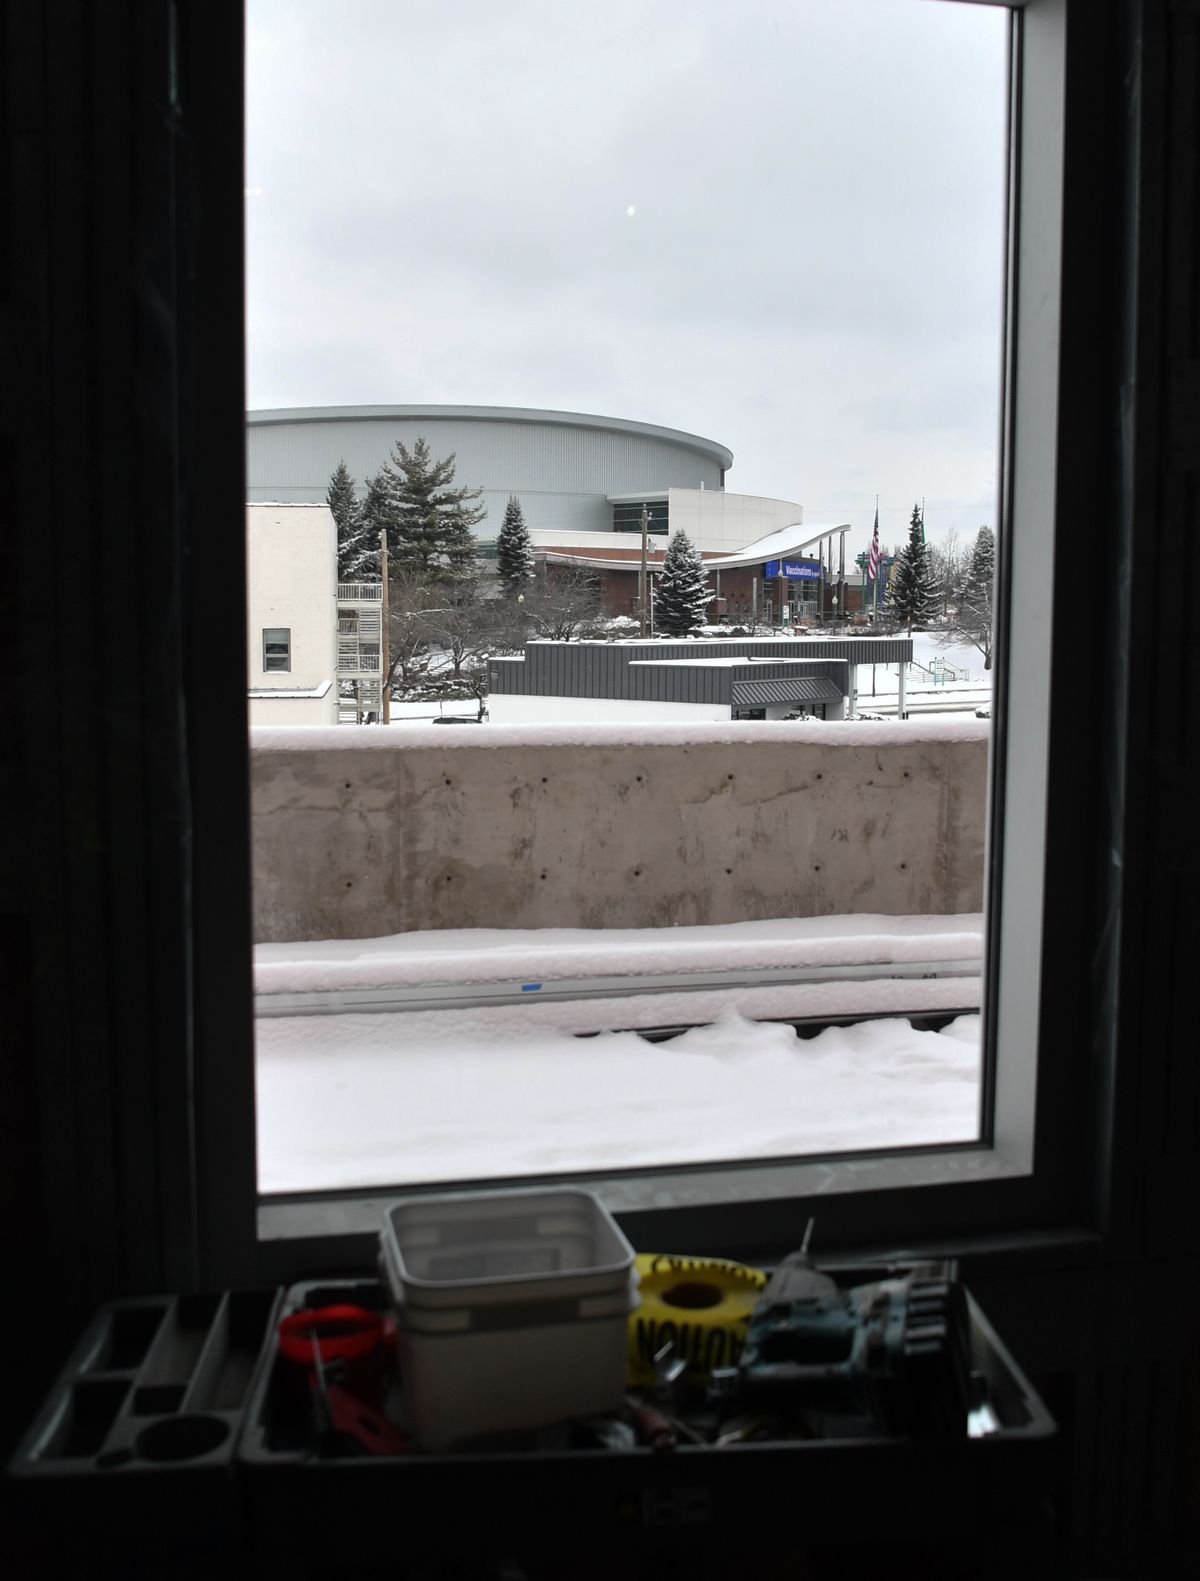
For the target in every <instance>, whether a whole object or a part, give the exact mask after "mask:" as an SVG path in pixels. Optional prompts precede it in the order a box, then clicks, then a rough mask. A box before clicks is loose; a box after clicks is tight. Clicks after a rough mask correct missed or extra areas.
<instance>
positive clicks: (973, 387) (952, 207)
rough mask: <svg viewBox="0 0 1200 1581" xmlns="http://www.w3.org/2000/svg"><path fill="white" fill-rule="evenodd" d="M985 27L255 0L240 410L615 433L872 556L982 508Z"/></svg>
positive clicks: (887, 7) (969, 17)
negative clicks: (690, 452)
mask: <svg viewBox="0 0 1200 1581" xmlns="http://www.w3.org/2000/svg"><path fill="white" fill-rule="evenodd" d="M1006 28H1007V19H1006V16H1005V13H1004V12H1003V10H1000V9H996V8H993V7H991V6H974V5H952V4H946V3H943V0H786V3H782V0H775V3H759V0H736V3H735V0H505V3H504V4H496V3H495V0H426V3H424V4H421V5H412V4H409V3H407V0H249V3H248V87H247V99H248V149H247V169H246V187H247V238H248V287H247V289H248V348H249V349H248V368H247V380H248V401H249V405H250V406H251V407H269V406H310V405H311V406H315V405H364V404H368V403H397V404H401V403H421V402H462V403H469V404H480V405H497V406H535V407H550V408H556V409H560V410H565V411H580V412H596V413H601V414H605V415H610V416H617V417H627V418H637V419H640V420H642V421H645V422H651V423H661V424H664V425H666V426H667V427H671V428H682V429H686V430H688V431H690V432H692V433H698V434H702V435H704V436H706V437H707V438H710V439H716V440H718V441H720V442H721V443H722V444H725V445H728V446H729V448H730V449H731V450H732V451H733V453H734V464H733V468H732V470H731V471H730V473H729V475H728V478H727V480H726V485H727V487H728V488H730V489H733V490H737V491H738V492H741V493H747V494H766V495H773V496H776V497H779V498H783V499H790V500H796V501H799V502H800V503H801V504H802V505H803V506H804V511H805V520H806V521H808V522H816V521H850V522H852V523H854V525H855V527H856V528H861V530H862V534H863V537H864V541H865V538H866V536H867V535H868V534H869V531H870V523H871V518H872V515H873V511H874V501H875V495H876V493H878V494H879V497H880V521H881V530H882V535H883V537H884V541H885V543H890V542H892V541H899V540H900V539H901V538H902V536H903V532H904V528H905V526H906V525H907V521H908V516H909V513H910V511H911V509H912V505H913V502H914V501H915V500H917V499H920V498H921V497H922V496H924V497H925V498H926V502H927V522H928V527H929V531H930V536H931V537H940V536H941V535H942V533H943V532H944V531H945V530H946V529H948V528H950V527H955V528H957V529H958V531H959V533H960V535H962V536H964V537H967V536H969V535H971V534H973V533H974V530H975V528H976V527H978V526H979V525H980V523H982V522H987V523H989V524H993V525H994V520H995V504H994V501H995V490H996V435H997V396H998V383H999V364H1000V302H1001V252H1002V220H1003V141H1004V102H1005V84H1004V76H1005V49H1006ZM460 481H463V482H470V481H471V480H470V479H467V478H463V479H461V480H460ZM852 543H853V540H852ZM854 547H855V550H857V544H855V546H854Z"/></svg>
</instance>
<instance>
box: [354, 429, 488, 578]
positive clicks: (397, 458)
mask: <svg viewBox="0 0 1200 1581" xmlns="http://www.w3.org/2000/svg"><path fill="white" fill-rule="evenodd" d="M380 478H381V479H382V480H383V484H384V487H385V489H386V510H385V511H384V512H383V515H384V518H385V519H384V521H383V526H384V527H385V529H386V531H387V535H388V551H389V553H390V555H391V556H392V558H393V560H394V561H395V564H396V566H397V567H398V568H403V569H404V570H406V571H423V572H426V573H428V574H429V575H431V576H433V577H435V578H436V579H437V580H439V581H453V582H467V581H470V580H472V579H473V577H474V575H475V555H476V542H475V534H474V533H473V532H472V531H471V529H472V528H473V527H475V526H476V525H477V524H478V523H479V522H481V521H482V520H483V519H484V517H485V516H486V515H487V512H486V510H485V509H484V508H483V506H482V505H480V504H479V503H478V501H479V500H480V499H481V498H482V497H483V490H482V489H469V488H457V489H456V488H455V487H454V486H453V485H454V456H453V454H451V455H449V456H446V457H445V458H444V459H443V460H441V461H435V460H434V459H433V458H432V457H431V456H430V454H429V445H428V442H427V441H426V440H425V439H424V438H423V437H418V439H417V441H416V443H415V444H414V445H413V447H412V449H411V450H409V448H408V447H407V445H405V444H404V442H403V441H402V440H397V442H396V446H395V449H394V450H393V451H392V456H391V461H390V463H388V464H385V465H384V467H383V468H382V470H381V472H380Z"/></svg>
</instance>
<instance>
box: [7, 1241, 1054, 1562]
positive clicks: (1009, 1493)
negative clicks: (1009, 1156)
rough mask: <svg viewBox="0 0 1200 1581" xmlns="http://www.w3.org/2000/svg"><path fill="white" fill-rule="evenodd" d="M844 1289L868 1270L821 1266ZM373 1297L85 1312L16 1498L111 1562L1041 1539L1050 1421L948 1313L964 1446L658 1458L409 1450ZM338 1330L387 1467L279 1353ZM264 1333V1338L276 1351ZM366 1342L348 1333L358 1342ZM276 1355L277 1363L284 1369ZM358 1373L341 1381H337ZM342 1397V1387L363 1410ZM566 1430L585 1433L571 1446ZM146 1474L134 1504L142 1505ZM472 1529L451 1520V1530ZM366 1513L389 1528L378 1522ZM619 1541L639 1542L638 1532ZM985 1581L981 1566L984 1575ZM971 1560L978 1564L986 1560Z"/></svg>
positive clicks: (817, 1445) (699, 1450)
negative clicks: (205, 1528)
mask: <svg viewBox="0 0 1200 1581" xmlns="http://www.w3.org/2000/svg"><path fill="white" fill-rule="evenodd" d="M826 1266H827V1269H828V1271H829V1272H830V1273H831V1274H833V1276H834V1277H835V1278H836V1279H837V1280H839V1281H840V1282H842V1283H844V1284H846V1285H850V1284H853V1283H857V1282H865V1281H868V1280H871V1279H873V1278H877V1277H878V1276H879V1273H880V1269H879V1267H878V1266H875V1265H849V1264H846V1265H833V1264H831V1265H826ZM390 1282H391V1281H390V1280H389V1281H388V1282H386V1283H385V1281H384V1280H383V1279H382V1278H378V1277H372V1276H363V1277H361V1278H357V1279H342V1280H323V1281H308V1282H305V1283H301V1284H298V1285H295V1286H292V1287H291V1288H290V1289H288V1290H286V1291H285V1290H278V1291H232V1292H226V1293H225V1294H223V1295H216V1296H185V1297H177V1296H163V1297H151V1298H146V1299H144V1300H133V1301H120V1302H115V1303H112V1304H110V1305H109V1306H107V1307H105V1308H104V1309H102V1311H101V1312H100V1313H98V1314H97V1316H96V1317H95V1319H94V1320H93V1321H92V1323H91V1324H90V1325H89V1327H88V1329H87V1331H86V1333H85V1335H84V1337H83V1339H82V1340H81V1342H80V1344H79V1345H78V1346H77V1347H76V1350H75V1351H74V1353H73V1354H72V1356H71V1358H70V1360H69V1362H68V1364H67V1366H66V1367H65V1368H64V1369H63V1372H62V1373H61V1375H60V1377H59V1379H58V1382H57V1384H56V1385H55V1388H54V1390H53V1392H52V1394H51V1396H50V1398H49V1399H48V1400H47V1402H46V1403H45V1405H44V1407H43V1409H42V1411H41V1412H40V1413H39V1415H38V1417H37V1419H36V1420H35V1422H34V1424H33V1425H32V1427H31V1428H30V1430H29V1432H28V1433H27V1434H26V1436H25V1438H24V1440H23V1441H22V1443H21V1445H20V1447H19V1448H18V1451H17V1453H16V1455H15V1457H14V1459H13V1461H12V1463H11V1466H10V1471H11V1473H12V1474H13V1475H15V1476H17V1477H20V1478H23V1479H25V1485H26V1487H27V1488H28V1489H30V1490H31V1491H33V1490H38V1489H44V1490H53V1491H54V1493H55V1494H56V1498H55V1503H54V1509H55V1511H56V1512H62V1513H63V1514H64V1515H65V1514H67V1512H74V1511H75V1510H77V1509H85V1510H86V1512H87V1519H88V1520H91V1521H93V1522H95V1523H96V1525H97V1526H98V1525H100V1524H101V1523H107V1524H108V1525H109V1526H110V1527H111V1528H112V1529H113V1530H114V1531H116V1532H119V1533H120V1540H121V1542H122V1543H126V1542H128V1543H130V1544H131V1545H132V1544H136V1543H137V1542H139V1541H142V1542H145V1541H148V1540H149V1539H148V1537H147V1533H148V1532H149V1531H151V1530H152V1529H153V1530H154V1532H155V1533H156V1534H157V1535H156V1538H155V1541H156V1542H158V1543H159V1544H161V1542H162V1541H163V1540H164V1539H163V1533H164V1532H168V1531H172V1530H173V1531H175V1532H177V1533H187V1532H191V1531H193V1530H194V1529H195V1526H196V1523H197V1520H198V1519H199V1516H200V1512H203V1514H204V1518H205V1519H206V1520H208V1521H209V1522H210V1524H211V1523H212V1522H213V1521H214V1519H215V1518H216V1519H218V1520H219V1522H220V1523H223V1525H222V1530H223V1531H224V1532H225V1534H226V1538H225V1539H223V1542H224V1541H226V1540H227V1541H228V1543H233V1544H235V1545H238V1546H240V1547H241V1548H242V1549H244V1551H245V1552H247V1553H249V1554H254V1553H267V1552H269V1553H272V1554H293V1555H295V1556H296V1557H297V1558H298V1559H299V1558H301V1557H303V1558H304V1559H305V1560H306V1561H308V1560H311V1561H313V1562H318V1561H326V1560H327V1561H330V1562H333V1561H335V1560H336V1561H341V1560H344V1559H345V1558H346V1557H347V1555H351V1556H353V1557H355V1558H356V1559H357V1558H361V1559H363V1560H364V1561H366V1560H369V1561H372V1562H387V1561H388V1560H390V1559H393V1558H394V1557H395V1555H396V1552H397V1550H396V1543H397V1540H398V1539H397V1532H396V1520H395V1519H393V1518H391V1515H387V1514H386V1512H392V1513H393V1514H394V1513H395V1512H405V1513H404V1514H403V1528H404V1539H403V1541H404V1551H405V1553H406V1555H408V1556H410V1557H412V1558H413V1559H414V1560H416V1559H418V1558H420V1556H421V1555H423V1554H424V1555H427V1556H436V1555H438V1554H441V1555H444V1554H445V1553H446V1552H447V1551H448V1548H447V1545H448V1544H450V1545H455V1544H457V1545H460V1546H461V1547H463V1548H464V1550H467V1549H470V1547H471V1545H473V1544H475V1545H478V1544H483V1545H485V1546H487V1547H488V1549H489V1550H490V1551H507V1552H510V1553H532V1552H536V1551H539V1550H540V1551H542V1552H544V1553H546V1554H554V1553H564V1552H578V1551H580V1545H581V1544H583V1545H584V1546H585V1547H586V1550H587V1551H588V1552H589V1553H592V1554H600V1553H602V1552H605V1551H608V1550H611V1551H612V1552H613V1553H619V1552H621V1551H624V1550H626V1549H627V1548H628V1544H629V1543H630V1542H631V1541H634V1540H637V1541H638V1542H639V1543H643V1544H644V1543H647V1542H649V1543H651V1544H653V1543H654V1542H657V1541H659V1540H661V1541H663V1542H666V1543H668V1544H669V1545H670V1546H671V1551H672V1552H677V1551H679V1549H680V1548H681V1546H686V1545H688V1544H696V1545H699V1548H700V1550H706V1549H707V1548H708V1547H709V1545H712V1544H717V1545H729V1544H733V1545H734V1546H735V1547H736V1546H737V1544H739V1543H740V1542H742V1541H743V1539H744V1540H745V1541H747V1542H752V1544H753V1546H754V1547H755V1548H756V1549H757V1550H763V1549H764V1548H769V1547H770V1545H771V1544H772V1543H775V1544H780V1545H783V1544H792V1545H794V1544H796V1543H798V1542H803V1543H806V1544H808V1543H816V1544H820V1543H821V1542H829V1543H835V1542H844V1541H845V1540H846V1538H847V1534H849V1536H850V1537H851V1538H852V1539H853V1540H854V1541H865V1542H869V1541H871V1540H878V1541H880V1542H896V1541H900V1540H903V1541H911V1540H912V1539H913V1537H914V1534H916V1535H918V1536H919V1535H920V1534H922V1533H930V1534H935V1535H936V1538H937V1540H938V1542H939V1543H941V1544H944V1545H951V1546H953V1545H955V1544H964V1543H968V1542H970V1541H971V1540H972V1539H973V1538H974V1536H975V1535H976V1534H978V1533H979V1532H980V1531H985V1530H986V1531H988V1532H989V1533H996V1534H999V1536H998V1538H997V1543H1002V1542H1003V1541H1005V1540H1010V1541H1011V1542H1012V1544H1013V1545H1014V1549H1015V1551H1017V1552H1022V1553H1023V1552H1028V1549H1029V1543H1030V1541H1033V1542H1035V1543H1037V1542H1042V1541H1044V1534H1042V1533H1040V1531H1039V1533H1038V1535H1036V1536H1035V1537H1034V1538H1033V1539H1030V1538H1029V1537H1028V1529H1029V1523H1031V1522H1036V1521H1038V1520H1041V1519H1043V1518H1044V1507H1045V1500H1044V1488H1045V1483H1046V1478H1047V1451H1048V1447H1049V1444H1050V1441H1051V1439H1052V1436H1053V1433H1054V1424H1053V1422H1052V1420H1051V1418H1050V1416H1049V1414H1048V1413H1047V1411H1046V1409H1045V1407H1044V1406H1043V1404H1042V1402H1041V1401H1040V1399H1039V1398H1038V1396H1037V1394H1036V1392H1035V1391H1034V1389H1033V1388H1032V1386H1031V1385H1030V1384H1029V1382H1028V1380H1027V1379H1025V1377H1024V1376H1023V1375H1022V1373H1021V1371H1020V1369H1019V1368H1018V1366H1017V1365H1016V1363H1015V1362H1014V1361H1013V1359H1012V1357H1011V1356H1010V1355H1009V1354H1008V1352H1007V1351H1006V1349H1005V1347H1004V1346H1003V1344H1002V1342H1001V1341H1000V1340H999V1338H998V1337H997V1336H996V1334H995V1333H994V1331H993V1330H992V1328H991V1326H990V1324H989V1323H988V1322H987V1319H986V1318H985V1316H984V1314H983V1313H982V1312H981V1311H980V1309H979V1307H978V1305H977V1303H975V1302H974V1301H973V1300H972V1299H971V1297H970V1294H969V1292H968V1293H967V1294H966V1298H965V1299H966V1305H967V1321H968V1336H969V1352H970V1357H969V1360H970V1367H971V1370H972V1374H973V1376H974V1378H975V1379H976V1383H977V1389H978V1406H977V1409H976V1411H975V1412H973V1425H972V1427H971V1432H972V1434H973V1435H974V1436H971V1437H967V1438H954V1439H945V1438H943V1439H936V1438H931V1439H924V1440H914V1439H907V1438H904V1437H895V1436H891V1437H889V1436H887V1435H886V1434H882V1433H874V1432H860V1433H859V1434H858V1436H854V1435H851V1436H842V1437H836V1438H827V1439H813V1440H804V1439H797V1438H792V1439H786V1440H785V1439H767V1440H761V1439H760V1440H757V1441H749V1442H739V1443H730V1444H724V1445H718V1444H713V1443H688V1442H680V1443H679V1444H678V1446H677V1447H675V1448H673V1449H672V1450H671V1451H670V1452H668V1453H662V1452H659V1451H657V1450H655V1449H654V1448H651V1447H647V1446H646V1445H645V1444H642V1443H637V1444H635V1443H634V1442H633V1439H632V1436H631V1437H630V1439H629V1440H628V1442H627V1443H624V1444H621V1445H619V1446H617V1447H611V1446H610V1447H602V1446H600V1445H599V1444H598V1441H597V1438H596V1433H595V1422H594V1421H593V1422H590V1423H578V1422H573V1423H559V1424H556V1425H554V1426H552V1427H549V1428H546V1429H540V1430H530V1431H527V1432H516V1433H511V1434H507V1435H503V1436H499V1435H497V1436H494V1437H493V1438H491V1439H490V1440H477V1441H475V1442H473V1443H471V1444H468V1445H464V1446H461V1447H459V1448H457V1449H454V1450H450V1451H446V1452H434V1453H429V1452H422V1450H421V1447H420V1446H419V1444H418V1443H416V1442H415V1441H414V1439H413V1438H412V1436H411V1435H409V1434H408V1433H407V1432H405V1431H404V1426H405V1423H406V1417H405V1412H404V1405H403V1390H402V1389H401V1387H400V1384H399V1381H398V1369H397V1368H396V1367H395V1366H394V1364H393V1363H394V1360H395V1354H396V1352H395V1350H391V1351H389V1347H390V1346H392V1345H393V1344H394V1340H395V1335H394V1334H393V1333H391V1332H390V1331H389V1327H388V1325H389V1322H390V1320H391V1314H392V1309H393V1300H394V1293H393V1292H392V1290H391V1289H390V1288H389V1286H390ZM347 1309H351V1310H354V1311H357V1312H359V1313H361V1314H369V1315H372V1316H373V1318H374V1320H375V1321H374V1323H373V1324H372V1325H370V1331H371V1332H372V1333H373V1334H376V1335H378V1336H379V1351H378V1355H377V1356H376V1357H374V1359H373V1360H371V1359H370V1358H368V1359H369V1360H370V1365H371V1366H372V1367H373V1366H375V1365H376V1363H378V1370H377V1371H369V1370H368V1373H367V1374H366V1376H369V1377H370V1379H371V1380H372V1381H371V1383H370V1385H369V1388H370V1389H373V1390H375V1391H377V1394H376V1396H375V1400H374V1405H375V1407H376V1409H377V1410H378V1412H379V1414H381V1415H382V1416H384V1417H388V1418H393V1419H394V1420H395V1421H396V1422H398V1423H399V1424H400V1428H399V1432H398V1433H397V1436H396V1437H395V1439H394V1440H392V1441H391V1442H390V1443H389V1444H388V1446H387V1448H386V1450H384V1451H383V1452H381V1451H380V1447H379V1445H375V1446H374V1449H373V1450H372V1449H371V1448H369V1447H367V1446H366V1445H365V1441H364V1438H363V1435H362V1434H361V1433H360V1434H359V1437H358V1438H357V1439H356V1438H354V1437H353V1436H352V1435H350V1434H348V1433H346V1432H344V1431H338V1430H336V1425H335V1430H333V1431H330V1430H329V1428H330V1424H329V1423H328V1422H327V1421H326V1422H324V1423H323V1422H322V1421H321V1419H320V1412H321V1402H322V1392H321V1387H319V1386H318V1378H319V1375H320V1374H321V1373H322V1372H327V1373H328V1379H329V1383H330V1389H329V1393H330V1394H336V1379H337V1378H338V1377H341V1376H344V1374H343V1371H342V1364H335V1365H333V1366H331V1367H329V1368H322V1367H320V1366H318V1365H316V1359H317V1354H321V1355H324V1354H325V1350H327V1349H329V1348H331V1347H328V1346H327V1345H326V1342H325V1341H322V1340H321V1339H320V1338H318V1340H317V1345H316V1347H315V1354H314V1365H313V1367H312V1368H305V1367H304V1366H303V1365H302V1364H301V1363H300V1362H299V1361H298V1360H297V1356H298V1355H300V1354H301V1352H298V1351H296V1349H295V1346H294V1345H292V1346H289V1345H288V1344H287V1343H286V1336H287V1333H288V1329H287V1320H288V1319H289V1318H291V1317H295V1316H297V1315H298V1314H301V1313H306V1314H310V1315H312V1314H317V1315H319V1314H320V1313H321V1312H323V1311H338V1312H344V1311H346V1310H347ZM281 1324H282V1325H284V1328H283V1334H282V1335H281ZM364 1327H366V1325H364ZM323 1347H324V1349H323ZM289 1349H291V1351H292V1354H290V1355H289V1354H288V1353H287V1352H288V1350H289ZM356 1365H357V1364H356ZM362 1376H363V1375H362V1374H360V1381H359V1382H357V1383H356V1384H355V1387H358V1388H362V1389H364V1391H365V1389H366V1387H367V1386H365V1385H363V1384H362V1382H361V1377H362ZM582 1429H587V1430H586V1431H583V1430H582ZM147 1476H149V1477H152V1478H153V1479H155V1480H154V1482H153V1490H154V1491H153V1495H152V1496H148V1488H149V1487H150V1484H148V1483H147V1482H146V1477H147ZM464 1511H469V1512H470V1515H469V1519H467V1520H465V1521H464V1519H463V1512H464ZM385 1516H386V1518H385ZM639 1533H640V1536H639V1535H638V1534H639ZM993 1557H994V1559H995V1564H996V1565H999V1566H1000V1568H999V1569H996V1568H993V1569H984V1570H982V1571H981V1572H980V1573H982V1574H989V1575H990V1574H993V1573H995V1574H1003V1573H1005V1571H1004V1568H1003V1563H1002V1560H1003V1559H1004V1555H1003V1553H1002V1552H1001V1549H1000V1547H997V1548H996V1553H995V1555H994V1556H993ZM988 1563H989V1564H990V1563H992V1558H989V1559H988Z"/></svg>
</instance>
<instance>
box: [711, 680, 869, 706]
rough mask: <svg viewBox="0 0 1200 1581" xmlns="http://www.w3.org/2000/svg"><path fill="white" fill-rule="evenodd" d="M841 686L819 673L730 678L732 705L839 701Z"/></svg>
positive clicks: (840, 698) (841, 694)
mask: <svg viewBox="0 0 1200 1581" xmlns="http://www.w3.org/2000/svg"><path fill="white" fill-rule="evenodd" d="M842 696H843V693H842V690H841V688H840V687H839V686H836V685H835V684H834V683H833V682H832V681H831V680H828V679H827V678H826V677H825V676H823V675H796V676H791V677H789V678H787V679H785V680H781V681H734V683H733V696H732V699H731V701H732V703H733V706H734V707H735V708H761V707H762V705H763V704H764V703H840V702H841V700H842Z"/></svg>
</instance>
